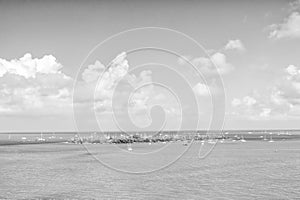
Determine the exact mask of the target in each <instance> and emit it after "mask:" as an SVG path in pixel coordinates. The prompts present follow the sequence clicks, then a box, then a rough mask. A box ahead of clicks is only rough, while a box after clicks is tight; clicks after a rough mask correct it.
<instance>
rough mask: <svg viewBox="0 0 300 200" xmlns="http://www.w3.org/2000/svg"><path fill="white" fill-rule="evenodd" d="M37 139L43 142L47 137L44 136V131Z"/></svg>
mask: <svg viewBox="0 0 300 200" xmlns="http://www.w3.org/2000/svg"><path fill="white" fill-rule="evenodd" d="M37 141H39V142H43V141H45V139H44V138H43V132H41V137H39V138H37Z"/></svg>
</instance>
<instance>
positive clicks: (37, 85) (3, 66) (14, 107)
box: [0, 54, 72, 115]
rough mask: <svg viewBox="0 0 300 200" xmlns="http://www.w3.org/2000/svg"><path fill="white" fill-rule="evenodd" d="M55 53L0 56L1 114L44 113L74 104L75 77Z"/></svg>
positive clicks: (57, 110) (58, 110)
mask: <svg viewBox="0 0 300 200" xmlns="http://www.w3.org/2000/svg"><path fill="white" fill-rule="evenodd" d="M61 69H62V65H61V64H60V63H59V62H57V60H56V58H55V57H54V56H52V55H46V56H43V57H42V58H32V56H31V54H25V55H24V56H23V57H21V58H20V59H13V60H10V61H8V60H5V59H0V91H1V93H0V97H1V98H0V99H1V100H0V102H1V106H0V107H1V108H0V111H1V113H2V114H14V113H18V115H20V114H30V115H34V114H37V115H41V114H47V112H49V113H52V114H53V113H55V112H61V108H65V109H67V108H70V107H71V94H70V88H71V84H72V79H71V78H70V77H69V76H67V75H65V74H64V73H63V72H62V71H61Z"/></svg>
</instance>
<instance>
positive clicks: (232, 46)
mask: <svg viewBox="0 0 300 200" xmlns="http://www.w3.org/2000/svg"><path fill="white" fill-rule="evenodd" d="M224 49H225V50H238V51H245V50H246V48H245V46H244V44H243V43H242V42H241V40H238V39H237V40H229V41H228V43H227V44H226V45H225V47H224Z"/></svg>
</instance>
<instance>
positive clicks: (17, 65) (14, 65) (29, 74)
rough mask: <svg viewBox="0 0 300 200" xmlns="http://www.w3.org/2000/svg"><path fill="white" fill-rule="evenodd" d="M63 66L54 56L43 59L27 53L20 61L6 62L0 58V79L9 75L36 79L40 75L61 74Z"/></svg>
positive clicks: (46, 56)
mask: <svg viewBox="0 0 300 200" xmlns="http://www.w3.org/2000/svg"><path fill="white" fill-rule="evenodd" d="M61 68H62V65H61V64H60V63H58V62H57V61H56V58H55V57H54V56H52V55H45V56H44V57H43V58H32V55H31V54H29V53H27V54H25V55H24V56H23V57H21V58H20V59H13V60H10V61H8V60H5V59H1V58H0V77H2V76H4V75H5V74H6V73H7V74H16V75H19V76H23V77H25V78H35V77H36V75H37V74H38V73H40V74H55V73H60V69H61Z"/></svg>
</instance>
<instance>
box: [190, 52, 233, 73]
mask: <svg viewBox="0 0 300 200" xmlns="http://www.w3.org/2000/svg"><path fill="white" fill-rule="evenodd" d="M191 62H192V63H193V65H195V66H197V67H199V69H200V71H201V72H202V73H205V74H214V73H219V74H221V75H223V74H226V73H228V72H230V71H231V70H233V68H234V67H233V65H232V64H231V63H229V62H227V58H226V55H225V54H223V53H219V52H217V53H214V54H212V55H211V56H210V58H207V57H199V58H194V59H192V60H191Z"/></svg>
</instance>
